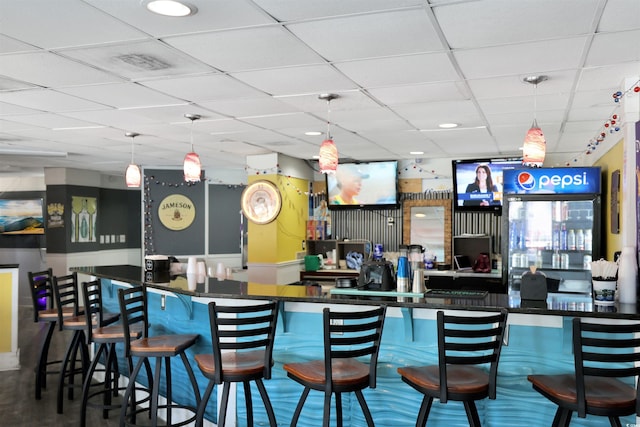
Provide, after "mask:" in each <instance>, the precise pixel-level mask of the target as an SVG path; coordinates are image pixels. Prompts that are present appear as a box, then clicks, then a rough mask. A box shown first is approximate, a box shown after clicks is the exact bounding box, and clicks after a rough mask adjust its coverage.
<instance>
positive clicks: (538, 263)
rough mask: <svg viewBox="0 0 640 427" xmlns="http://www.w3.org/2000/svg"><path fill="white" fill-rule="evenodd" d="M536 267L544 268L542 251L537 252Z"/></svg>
mask: <svg viewBox="0 0 640 427" xmlns="http://www.w3.org/2000/svg"><path fill="white" fill-rule="evenodd" d="M536 267H537V268H542V251H541V250H540V249H538V250H537V251H536Z"/></svg>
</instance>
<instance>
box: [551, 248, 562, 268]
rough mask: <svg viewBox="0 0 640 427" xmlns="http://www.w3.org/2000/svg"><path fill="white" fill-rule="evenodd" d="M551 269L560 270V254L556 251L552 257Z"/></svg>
mask: <svg viewBox="0 0 640 427" xmlns="http://www.w3.org/2000/svg"><path fill="white" fill-rule="evenodd" d="M551 268H560V254H559V253H558V251H555V252H554V253H553V255H552V256H551Z"/></svg>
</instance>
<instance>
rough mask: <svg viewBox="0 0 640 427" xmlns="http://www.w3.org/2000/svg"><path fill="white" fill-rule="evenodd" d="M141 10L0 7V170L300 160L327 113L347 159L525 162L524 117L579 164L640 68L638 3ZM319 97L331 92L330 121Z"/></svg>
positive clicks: (556, 152)
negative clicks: (190, 159) (533, 80)
mask: <svg viewBox="0 0 640 427" xmlns="http://www.w3.org/2000/svg"><path fill="white" fill-rule="evenodd" d="M142 3H143V2H141V1H132V0H56V1H51V0H21V1H9V0H2V1H0V173H31V174H38V173H43V170H44V169H43V168H45V167H74V168H85V169H86V168H89V169H93V170H96V171H100V172H104V173H108V174H115V175H123V174H124V170H125V168H126V165H127V164H128V163H129V162H130V160H131V148H132V145H133V147H134V153H135V162H136V163H138V164H141V165H143V166H145V167H175V168H180V167H181V163H182V159H183V156H184V154H185V153H186V152H187V151H189V149H190V140H191V138H192V137H193V144H194V147H195V151H196V152H198V154H200V156H201V160H202V163H203V167H204V169H205V170H207V172H208V173H211V172H212V171H220V170H227V169H228V170H239V171H242V170H243V169H245V165H246V158H247V156H250V155H256V154H266V153H273V152H278V153H282V154H285V155H288V156H291V157H294V158H301V159H308V160H311V159H312V158H313V156H314V155H316V154H317V153H318V149H319V146H320V144H321V143H322V140H323V139H324V137H325V135H320V136H307V135H305V132H307V131H320V132H323V133H325V132H326V130H327V120H329V121H330V122H331V125H330V129H331V134H332V136H333V138H334V140H335V142H336V144H337V146H338V148H339V151H340V156H341V158H342V159H351V160H356V161H371V160H387V159H407V160H410V159H414V158H420V159H421V161H422V162H425V163H428V162H430V161H433V160H434V159H451V158H469V157H479V156H482V157H494V156H500V157H504V156H519V155H520V153H521V152H520V151H519V147H520V146H521V145H522V140H523V138H524V135H525V134H526V131H527V129H528V128H529V127H530V126H531V123H532V121H533V118H534V117H535V118H536V119H537V122H538V124H539V125H540V127H541V128H542V130H543V131H544V133H545V136H546V139H547V151H548V156H547V158H548V160H547V162H546V163H545V165H548V166H554V165H564V164H566V163H567V162H569V163H572V162H575V163H578V164H590V163H591V162H590V161H589V160H590V159H589V158H588V157H587V156H589V154H587V153H590V152H592V151H593V149H590V148H589V144H591V143H592V142H593V139H594V138H595V137H596V136H597V135H598V134H599V133H600V132H601V131H602V130H603V126H604V124H605V123H606V122H607V121H608V120H609V119H610V117H611V116H612V115H613V114H616V112H620V111H621V109H620V108H619V106H620V104H616V103H615V102H613V98H612V94H613V93H614V92H616V91H618V90H621V89H622V90H625V87H624V85H625V84H626V83H628V82H629V79H636V80H637V78H638V77H639V76H640V1H638V0H562V1H558V0H518V1H514V0H478V1H474V0H467V1H465V0H430V1H425V0H422V1H419V0H322V1H318V0H252V1H251V0H233V1H228V0H191V1H190V3H191V4H193V5H195V6H196V7H197V8H198V13H197V14H195V15H192V16H189V17H185V18H169V17H163V16H160V15H156V14H153V13H150V12H149V11H147V10H146V9H145V8H144V7H143V5H142ZM532 74H544V75H547V76H548V77H549V80H547V81H545V82H543V83H541V84H539V85H538V86H537V87H533V86H532V85H530V84H527V83H524V82H523V78H524V77H525V76H528V75H532ZM636 80H634V81H636ZM321 93H335V94H338V95H340V97H339V98H338V99H336V100H334V101H332V102H331V103H330V112H329V111H328V110H329V109H328V108H327V107H328V106H327V103H326V102H325V101H322V100H320V99H318V95H319V94H321ZM187 113H188V114H199V115H201V116H202V119H201V120H199V121H196V122H194V123H193V124H192V123H191V121H190V120H188V119H186V118H185V117H184V115H185V114H187ZM443 122H453V123H458V124H459V127H458V128H457V129H454V130H442V129H439V128H438V125H439V124H440V123H443ZM126 132H135V133H139V134H140V135H139V136H138V137H136V138H134V139H133V140H132V139H131V138H129V137H127V136H125V133H126ZM620 138H621V134H620V135H617V136H616V135H614V136H609V135H607V137H606V138H605V141H603V143H602V146H605V145H606V144H611V143H612V141H613V142H615V141H617V140H619V139H620ZM598 149H599V150H601V151H602V150H603V148H600V147H598ZM416 151H421V152H424V153H425V154H424V155H415V154H410V153H411V152H416ZM592 154H597V153H592ZM311 164H313V163H311Z"/></svg>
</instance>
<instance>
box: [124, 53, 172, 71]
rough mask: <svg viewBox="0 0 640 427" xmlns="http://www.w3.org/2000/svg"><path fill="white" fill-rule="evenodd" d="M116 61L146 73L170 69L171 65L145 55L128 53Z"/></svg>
mask: <svg viewBox="0 0 640 427" xmlns="http://www.w3.org/2000/svg"><path fill="white" fill-rule="evenodd" d="M115 58H116V59H118V60H120V61H122V62H124V63H125V64H128V65H131V66H133V67H136V68H139V69H142V70H146V71H159V70H166V69H167V68H171V64H168V63H166V62H164V61H163V60H161V59H159V58H156V57H155V56H151V55H145V54H143V53H130V54H126V55H118V56H116V57H115Z"/></svg>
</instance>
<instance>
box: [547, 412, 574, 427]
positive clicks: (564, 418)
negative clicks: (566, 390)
mask: <svg viewBox="0 0 640 427" xmlns="http://www.w3.org/2000/svg"><path fill="white" fill-rule="evenodd" d="M571 414H572V412H571V411H570V410H569V409H566V408H561V407H558V410H557V411H556V415H555V416H554V417H553V423H552V424H551V426H552V427H569V423H570V422H571Z"/></svg>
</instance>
